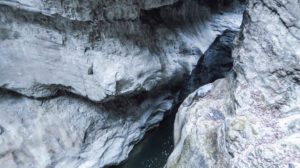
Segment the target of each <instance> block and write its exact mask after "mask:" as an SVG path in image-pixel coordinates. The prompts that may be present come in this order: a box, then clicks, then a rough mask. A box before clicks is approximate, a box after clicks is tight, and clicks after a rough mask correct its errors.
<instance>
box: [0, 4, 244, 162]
mask: <svg viewBox="0 0 300 168" xmlns="http://www.w3.org/2000/svg"><path fill="white" fill-rule="evenodd" d="M209 2H210V1H206V0H205V1H204V0H203V1H196V0H187V1H176V0H161V1H157V0H141V1H136V0H118V1H112V0H99V1H97V0H91V1H80V0H75V1H74V0H72V1H69V0H64V1H58V0H51V1H48V0H32V1H27V0H16V1H12V0H0V88H1V89H0V90H1V92H0V146H1V148H0V167H1V168H2V167H5V168H6V167H9V168H44V167H45V168H53V167H55V168H99V167H107V166H111V165H116V164H119V163H120V162H122V161H123V160H125V159H126V158H127V156H128V153H129V152H130V151H131V149H132V148H133V146H134V144H135V143H137V142H138V141H139V140H140V139H141V138H142V137H143V135H144V134H145V132H146V131H147V130H149V129H151V128H152V127H154V126H156V125H157V124H158V123H159V121H161V120H162V119H163V116H164V112H165V111H167V110H168V109H170V108H171V105H172V103H173V99H174V97H175V95H176V94H177V92H178V90H179V89H178V88H179V86H181V85H182V83H183V81H184V77H185V76H186V75H188V74H189V73H190V72H191V70H192V68H193V67H194V65H195V64H196V62H197V60H198V59H199V57H200V56H201V54H202V53H203V52H205V51H206V49H207V48H208V47H209V46H210V44H211V43H212V42H213V41H214V39H215V38H216V36H217V35H219V34H221V33H222V32H223V31H224V30H226V29H238V28H239V26H240V23H241V20H242V8H243V4H242V3H240V2H239V1H234V2H231V3H229V1H219V0H218V1H216V3H217V4H218V5H214V4H216V3H214V4H211V3H209Z"/></svg>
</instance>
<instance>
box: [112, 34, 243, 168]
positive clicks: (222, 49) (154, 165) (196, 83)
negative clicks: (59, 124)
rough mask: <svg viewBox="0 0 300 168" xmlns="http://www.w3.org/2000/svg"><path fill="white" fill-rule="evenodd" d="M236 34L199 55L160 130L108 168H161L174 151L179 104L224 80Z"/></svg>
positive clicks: (222, 36) (152, 133) (213, 44)
mask: <svg viewBox="0 0 300 168" xmlns="http://www.w3.org/2000/svg"><path fill="white" fill-rule="evenodd" d="M236 34H237V32H236V31H231V30H226V31H225V32H224V33H223V34H222V35H220V36H218V37H217V38H216V40H215V41H214V42H213V43H212V44H211V46H210V47H209V49H208V50H207V51H206V52H205V53H204V54H203V55H202V56H201V58H200V60H199V61H198V63H197V65H196V67H195V69H194V70H193V71H192V73H191V75H190V77H189V78H187V80H186V81H185V84H184V85H183V87H182V88H181V91H180V94H179V96H178V99H177V101H176V102H175V103H174V105H173V108H172V110H170V112H169V114H170V115H169V116H167V117H165V119H164V120H163V121H162V122H161V123H160V125H159V127H157V128H155V129H153V130H151V131H150V132H148V133H147V134H146V135H145V137H144V139H143V140H142V141H140V142H139V143H138V144H137V145H136V146H135V148H134V149H133V150H132V152H131V153H130V156H129V158H128V160H127V161H125V162H124V163H123V164H122V165H120V166H115V167H110V168H163V167H164V165H165V163H166V161H167V159H168V156H169V155H170V153H171V152H172V150H173V146H174V144H173V125H174V120H175V116H176V112H177V110H178V108H179V106H180V104H181V102H182V101H183V100H184V99H185V98H186V97H187V96H188V95H189V94H190V93H192V92H193V91H195V90H196V89H197V88H199V87H200V86H203V85H205V84H207V83H211V82H213V81H215V80H217V79H219V78H222V77H225V76H226V75H227V74H228V73H229V72H230V71H231V68H232V65H233V59H232V57H231V53H232V45H233V44H232V42H233V39H234V37H235V35H236Z"/></svg>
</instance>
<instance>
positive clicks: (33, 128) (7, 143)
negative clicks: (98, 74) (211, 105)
mask: <svg viewBox="0 0 300 168" xmlns="http://www.w3.org/2000/svg"><path fill="white" fill-rule="evenodd" d="M171 95H172V94H171V93H168V92H165V93H161V94H158V95H156V96H154V95H149V96H148V97H147V98H146V99H145V100H144V101H142V102H141V103H139V104H137V103H136V102H135V101H134V100H127V101H128V102H129V103H130V104H131V106H130V107H129V108H127V109H126V110H124V111H121V109H117V107H114V108H115V109H114V108H112V107H110V105H109V104H103V105H97V104H95V103H91V102H88V101H85V100H82V99H81V98H74V97H70V96H60V97H58V98H53V99H50V100H43V101H39V100H32V99H28V98H25V97H22V96H14V95H11V94H5V93H1V97H0V128H1V130H0V146H1V148H0V167H1V168H46V167H56V168H99V167H104V166H106V165H114V164H119V163H120V162H121V161H123V160H124V159H126V158H127V156H128V153H129V152H130V151H131V149H132V148H133V145H134V144H135V143H137V142H138V141H139V140H140V139H141V138H142V136H143V135H144V133H145V132H146V131H147V130H148V129H149V128H151V127H152V126H154V125H155V124H156V123H158V122H159V121H161V120H162V119H163V115H164V112H165V111H166V110H168V109H170V108H171V105H172V99H171ZM118 105H119V106H121V105H122V104H121V103H119V104H118ZM114 106H117V103H114Z"/></svg>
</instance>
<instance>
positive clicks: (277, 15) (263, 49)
mask: <svg viewBox="0 0 300 168" xmlns="http://www.w3.org/2000/svg"><path fill="white" fill-rule="evenodd" d="M299 7H300V3H299V1H296V0H291V1H284V0H274V1H273V0H272V1H271V0H270V1H269V0H249V2H248V5H247V8H246V11H245V13H244V20H243V24H242V30H241V32H240V34H239V36H238V37H237V38H236V39H235V42H234V43H235V45H234V50H233V58H234V73H233V74H232V75H229V76H228V77H226V78H225V79H220V80H217V81H215V82H214V83H211V84H208V85H205V86H203V87H200V88H199V89H198V90H197V91H195V92H194V93H193V94H191V95H190V96H189V97H188V98H186V100H185V101H184V103H183V104H182V105H181V107H180V109H179V111H178V113H177V116H176V122H175V130H174V134H175V137H174V138H175V139H174V142H175V145H176V147H175V149H174V151H173V153H172V154H171V156H170V157H169V160H168V163H167V165H166V167H168V168H175V167H178V168H193V167H195V168H196V167H197V168H198V167H205V168H206V167H207V168H208V167H211V168H216V167H219V168H221V167H222V168H223V167H234V168H237V167H243V168H253V167H257V168H267V167H268V168H269V167H276V168H277V167H278V168H291V167H299V166H300V165H299V163H300V159H299V158H300V157H299V156H300V144H299V142H300V139H299V132H300V131H299V127H300V122H299V121H300V116H299V112H300V104H299V102H300V97H299V94H300V83H299V79H300V73H299V72H300V71H299V70H300V64H299V60H300V48H299V43H300V38H299V23H300V22H299V19H300V15H299V12H296V11H297V10H298V9H299Z"/></svg>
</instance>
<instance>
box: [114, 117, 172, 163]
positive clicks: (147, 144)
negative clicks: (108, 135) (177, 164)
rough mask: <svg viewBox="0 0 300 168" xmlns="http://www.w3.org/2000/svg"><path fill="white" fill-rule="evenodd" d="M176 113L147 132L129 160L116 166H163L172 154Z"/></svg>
mask: <svg viewBox="0 0 300 168" xmlns="http://www.w3.org/2000/svg"><path fill="white" fill-rule="evenodd" d="M175 116H176V113H175V112H174V113H172V114H171V115H170V116H167V117H166V118H165V119H164V120H163V121H162V122H161V123H160V124H159V126H158V127H156V128H154V129H153V130H151V131H149V132H148V133H146V135H145V137H144V138H143V140H142V141H140V142H139V143H138V144H137V145H136V146H135V147H134V149H133V150H132V151H131V153H130V155H129V158H128V160H126V161H125V162H124V164H121V165H120V166H117V167H116V168H163V167H164V165H165V164H166V162H167V159H168V156H169V155H170V154H171V152H172V150H173V147H174V144H173V124H174V119H175Z"/></svg>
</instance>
